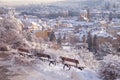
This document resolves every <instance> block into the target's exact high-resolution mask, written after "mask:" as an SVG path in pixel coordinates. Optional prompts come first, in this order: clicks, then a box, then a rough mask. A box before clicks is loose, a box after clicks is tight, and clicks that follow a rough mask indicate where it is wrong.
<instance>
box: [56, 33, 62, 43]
mask: <svg viewBox="0 0 120 80" xmlns="http://www.w3.org/2000/svg"><path fill="white" fill-rule="evenodd" d="M61 43H62V37H61V34H60V33H59V35H58V39H57V44H60V45H61Z"/></svg>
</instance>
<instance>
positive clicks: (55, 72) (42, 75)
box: [11, 61, 100, 80]
mask: <svg viewBox="0 0 120 80" xmlns="http://www.w3.org/2000/svg"><path fill="white" fill-rule="evenodd" d="M62 67H63V65H62V64H58V65H57V66H53V65H51V66H49V65H48V63H47V62H41V61H40V64H36V65H33V66H32V67H21V69H22V70H23V71H24V72H23V73H24V74H26V76H25V75H22V76H15V77H13V78H11V79H12V80H100V79H99V78H98V75H97V74H96V72H94V71H92V70H90V69H84V70H82V71H81V70H78V69H75V68H71V70H70V71H67V70H63V69H62ZM18 69H20V68H18Z"/></svg>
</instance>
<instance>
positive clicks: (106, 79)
mask: <svg viewBox="0 0 120 80" xmlns="http://www.w3.org/2000/svg"><path fill="white" fill-rule="evenodd" d="M99 74H100V76H101V77H102V78H103V80H116V79H117V80H118V79H120V57H119V56H117V55H111V54H110V55H107V56H106V57H105V58H104V60H103V61H102V62H101V63H100V66H99Z"/></svg>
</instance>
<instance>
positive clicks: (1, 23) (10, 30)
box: [0, 18, 25, 48]
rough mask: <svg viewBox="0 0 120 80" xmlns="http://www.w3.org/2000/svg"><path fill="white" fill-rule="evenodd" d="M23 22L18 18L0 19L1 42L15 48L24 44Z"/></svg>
mask: <svg viewBox="0 0 120 80" xmlns="http://www.w3.org/2000/svg"><path fill="white" fill-rule="evenodd" d="M22 27H23V24H22V22H21V21H19V20H18V19H16V18H3V19H1V20H0V43H5V44H7V45H11V46H12V47H13V48H16V47H19V46H22V45H24V44H25V43H24V41H23V39H24V36H23V34H22ZM24 46H25V45H24Z"/></svg>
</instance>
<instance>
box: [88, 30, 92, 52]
mask: <svg viewBox="0 0 120 80" xmlns="http://www.w3.org/2000/svg"><path fill="white" fill-rule="evenodd" d="M87 43H88V49H89V51H92V36H91V33H90V32H89V33H88V37H87Z"/></svg>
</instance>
